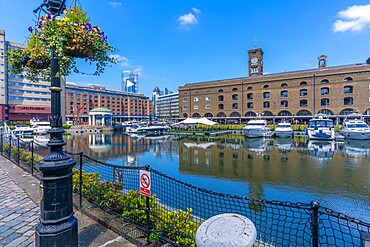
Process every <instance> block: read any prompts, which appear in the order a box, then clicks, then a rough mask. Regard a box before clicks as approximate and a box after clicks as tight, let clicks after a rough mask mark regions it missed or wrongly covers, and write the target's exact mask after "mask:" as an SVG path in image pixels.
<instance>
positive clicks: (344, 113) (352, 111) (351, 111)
mask: <svg viewBox="0 0 370 247" xmlns="http://www.w3.org/2000/svg"><path fill="white" fill-rule="evenodd" d="M354 112H355V110H354V109H353V108H346V109H343V110H342V111H341V112H340V113H339V115H349V114H351V113H354Z"/></svg>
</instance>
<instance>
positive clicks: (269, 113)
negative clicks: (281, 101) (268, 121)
mask: <svg viewBox="0 0 370 247" xmlns="http://www.w3.org/2000/svg"><path fill="white" fill-rule="evenodd" d="M261 115H262V116H273V115H272V112H270V111H263V112H262V113H261Z"/></svg>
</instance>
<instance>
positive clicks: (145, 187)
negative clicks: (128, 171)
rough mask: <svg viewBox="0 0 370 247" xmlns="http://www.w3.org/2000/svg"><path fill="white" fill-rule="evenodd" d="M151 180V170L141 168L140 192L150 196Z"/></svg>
mask: <svg viewBox="0 0 370 247" xmlns="http://www.w3.org/2000/svg"><path fill="white" fill-rule="evenodd" d="M151 182H152V181H151V178H150V172H149V171H143V170H140V194H142V195H144V196H148V197H150V195H151V190H150V187H151Z"/></svg>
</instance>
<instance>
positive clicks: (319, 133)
mask: <svg viewBox="0 0 370 247" xmlns="http://www.w3.org/2000/svg"><path fill="white" fill-rule="evenodd" d="M307 134H308V137H309V138H310V139H311V140H334V139H335V131H334V122H333V120H331V119H329V118H328V117H327V116H326V115H325V114H317V115H315V116H314V117H313V118H312V119H310V120H309V122H308V129H307Z"/></svg>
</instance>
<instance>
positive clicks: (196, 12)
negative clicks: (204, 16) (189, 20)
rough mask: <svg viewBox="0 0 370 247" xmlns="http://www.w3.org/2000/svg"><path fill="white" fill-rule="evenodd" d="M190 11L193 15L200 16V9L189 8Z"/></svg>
mask: <svg viewBox="0 0 370 247" xmlns="http://www.w3.org/2000/svg"><path fill="white" fill-rule="evenodd" d="M191 10H192V11H193V13H194V14H196V15H200V9H197V8H195V7H193V8H191Z"/></svg>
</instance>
